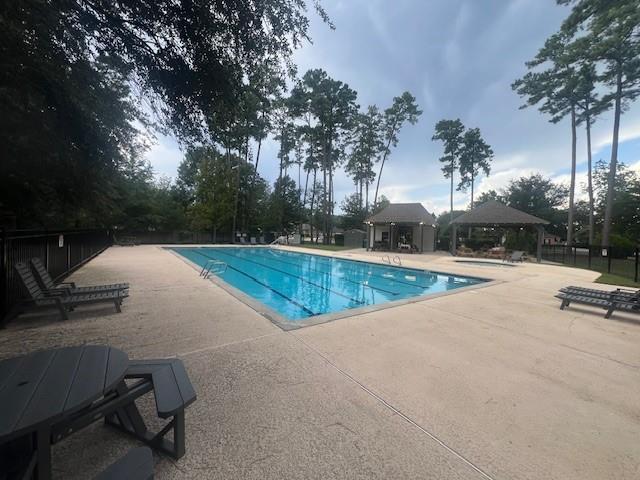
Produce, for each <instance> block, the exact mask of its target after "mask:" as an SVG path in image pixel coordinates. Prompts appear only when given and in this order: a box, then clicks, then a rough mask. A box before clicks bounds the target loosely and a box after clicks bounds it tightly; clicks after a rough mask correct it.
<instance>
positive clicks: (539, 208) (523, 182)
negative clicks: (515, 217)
mask: <svg viewBox="0 0 640 480" xmlns="http://www.w3.org/2000/svg"><path fill="white" fill-rule="evenodd" d="M567 195H568V191H567V188H566V187H564V186H563V185H559V184H556V183H554V182H553V181H552V180H551V179H548V178H544V177H543V176H542V175H540V174H536V175H532V176H530V177H521V178H519V179H516V180H512V181H511V182H510V183H509V185H508V186H507V188H505V189H504V191H503V192H502V197H503V199H504V201H505V202H506V204H507V205H509V206H510V207H513V208H516V209H518V210H522V211H523V212H527V213H529V214H531V215H534V216H536V217H539V218H542V219H543V220H547V221H548V222H550V225H547V226H546V227H545V228H546V229H547V230H548V231H550V232H552V233H555V234H558V235H560V236H563V237H564V236H565V235H566V223H565V222H566V220H565V218H566V213H565V211H564V210H563V209H561V207H563V206H564V204H565V201H566V198H567Z"/></svg>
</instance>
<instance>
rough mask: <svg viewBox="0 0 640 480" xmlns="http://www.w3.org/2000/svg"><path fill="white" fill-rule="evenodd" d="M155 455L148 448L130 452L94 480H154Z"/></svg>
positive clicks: (139, 448) (135, 449)
mask: <svg viewBox="0 0 640 480" xmlns="http://www.w3.org/2000/svg"><path fill="white" fill-rule="evenodd" d="M152 479H153V454H152V453H151V450H150V449H149V448H148V447H138V448H134V449H132V450H129V452H127V454H126V455H125V456H124V457H122V458H120V459H118V460H116V461H115V462H114V463H112V464H111V465H109V466H108V467H107V468H106V469H105V470H104V471H103V472H102V473H100V474H99V475H97V476H96V477H95V478H94V479H93V480H152Z"/></svg>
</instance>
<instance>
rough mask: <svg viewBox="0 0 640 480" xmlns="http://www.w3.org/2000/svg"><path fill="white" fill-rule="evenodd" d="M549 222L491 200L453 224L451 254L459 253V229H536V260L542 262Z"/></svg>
mask: <svg viewBox="0 0 640 480" xmlns="http://www.w3.org/2000/svg"><path fill="white" fill-rule="evenodd" d="M548 224H549V222H547V221H546V220H543V219H542V218H538V217H534V216H533V215H530V214H528V213H526V212H523V211H521V210H517V209H515V208H513V207H508V206H507V205H505V204H504V203H500V202H498V201H496V200H489V201H487V202H485V203H483V204H481V205H478V206H477V207H475V208H474V209H472V210H470V211H468V212H466V213H463V214H462V215H460V216H459V217H457V218H454V219H453V221H452V222H451V227H452V229H451V254H452V255H455V254H456V251H457V245H456V243H457V233H458V227H465V226H466V227H484V228H495V227H498V228H527V227H531V228H535V229H536V231H537V232H538V244H537V252H536V258H537V260H538V263H540V262H541V261H542V243H543V239H544V226H545V225H548Z"/></svg>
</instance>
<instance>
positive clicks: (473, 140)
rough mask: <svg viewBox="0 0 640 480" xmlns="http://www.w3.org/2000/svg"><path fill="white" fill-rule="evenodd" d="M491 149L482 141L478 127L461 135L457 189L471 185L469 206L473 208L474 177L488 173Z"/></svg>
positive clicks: (463, 188)
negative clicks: (481, 173)
mask: <svg viewBox="0 0 640 480" xmlns="http://www.w3.org/2000/svg"><path fill="white" fill-rule="evenodd" d="M492 160H493V150H492V149H491V147H490V146H489V145H488V144H487V143H486V142H485V141H484V139H483V138H482V135H481V134H480V129H479V128H471V129H469V130H467V131H466V132H465V133H464V136H463V137H462V150H461V152H460V183H459V184H458V190H466V188H467V187H469V186H470V187H471V207H472V208H473V188H474V184H475V179H476V177H477V176H478V174H479V173H480V171H482V172H484V174H485V175H489V173H490V172H491V161H492Z"/></svg>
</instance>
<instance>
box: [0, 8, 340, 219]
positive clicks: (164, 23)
mask: <svg viewBox="0 0 640 480" xmlns="http://www.w3.org/2000/svg"><path fill="white" fill-rule="evenodd" d="M312 3H313V5H314V6H315V8H316V11H318V12H319V14H320V16H321V17H322V19H323V20H325V21H328V19H327V17H326V14H325V12H324V11H323V10H322V7H320V6H319V4H318V2H317V1H313V2H312ZM308 27H309V20H308V18H307V10H306V5H305V2H304V1H302V0H237V1H233V2H220V1H217V0H202V1H199V2H181V1H178V2H176V1H172V0H158V1H154V2H139V1H136V0H122V1H118V2H111V1H106V0H95V1H81V0H69V1H61V2H51V1H49V2H43V1H40V0H24V1H19V2H2V4H1V5H0V57H1V58H2V69H0V104H2V105H3V112H2V113H3V114H2V115H1V116H0V157H1V159H0V177H1V178H2V179H3V188H0V203H2V204H3V207H0V208H5V209H8V210H12V211H14V212H15V213H16V214H17V215H18V216H19V217H20V223H21V224H22V225H24V226H35V225H38V224H39V225H45V224H54V225H64V224H65V223H66V224H75V223H76V221H77V220H78V218H73V217H75V216H76V214H77V213H78V212H82V217H83V221H84V222H85V223H84V224H85V225H99V224H102V222H103V221H104V219H105V218H107V216H106V215H104V213H105V212H108V211H109V210H111V208H112V207H113V204H114V201H115V198H114V197H113V195H112V194H111V192H112V191H114V190H115V189H114V188H111V187H113V185H112V183H115V182H116V181H117V179H118V170H119V163H120V162H121V161H124V160H127V159H128V158H127V157H130V156H131V155H133V154H134V153H139V149H140V145H139V144H138V142H137V139H138V135H137V133H138V132H137V131H136V128H135V127H134V125H139V124H136V123H135V122H136V121H139V122H141V124H142V125H143V126H148V127H154V126H158V127H162V128H161V130H162V131H170V132H171V133H173V134H174V135H175V136H176V137H177V138H178V139H179V140H180V141H181V142H182V143H185V144H189V143H191V142H192V141H193V140H194V139H196V140H200V141H208V140H210V137H211V135H210V132H209V128H208V127H210V126H213V125H215V124H214V123H211V122H210V121H209V119H210V118H212V117H215V116H219V115H221V114H222V112H225V111H228V110H232V109H233V106H234V105H235V102H236V100H237V98H238V96H239V93H240V92H241V91H242V89H243V88H242V87H243V86H244V85H245V83H246V82H247V79H248V78H249V77H250V76H251V74H252V72H253V71H254V70H255V69H256V67H257V66H258V65H260V64H261V62H262V60H263V59H264V58H272V59H274V61H275V62H277V63H278V65H280V66H281V69H282V71H287V72H288V71H289V70H290V68H289V67H290V65H291V62H290V61H291V54H292V52H293V50H294V49H295V48H296V47H297V46H299V45H300V44H301V42H302V41H305V40H307V39H308ZM140 105H145V108H140ZM148 107H150V108H148ZM148 112H151V113H152V114H153V115H149V117H151V118H153V119H154V123H153V124H152V123H150V122H149V121H148V120H149V118H147V117H148V116H147V113H148ZM57 172H60V173H57ZM40 203H42V204H40ZM44 206H47V207H48V208H43V207H44ZM44 212H46V213H44ZM51 214H54V215H51Z"/></svg>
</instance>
